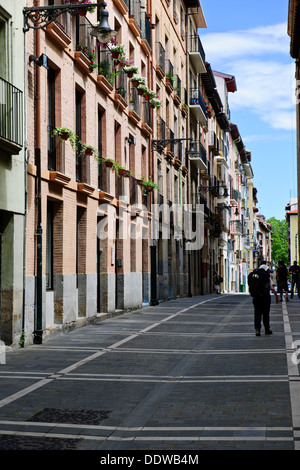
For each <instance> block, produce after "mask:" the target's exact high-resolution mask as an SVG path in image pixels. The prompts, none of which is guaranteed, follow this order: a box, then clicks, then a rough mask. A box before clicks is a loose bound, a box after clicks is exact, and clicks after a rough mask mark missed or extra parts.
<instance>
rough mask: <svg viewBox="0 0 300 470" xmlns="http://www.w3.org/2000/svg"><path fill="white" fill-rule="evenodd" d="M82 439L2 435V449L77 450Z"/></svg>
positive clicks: (0, 442) (0, 437) (0, 447)
mask: <svg viewBox="0 0 300 470" xmlns="http://www.w3.org/2000/svg"><path fill="white" fill-rule="evenodd" d="M80 442H82V440H81V439H80V440H79V439H58V438H51V437H47V438H41V437H33V436H32V437H31V436H29V437H27V436H0V450H76V449H77V447H78V445H79V444H80Z"/></svg>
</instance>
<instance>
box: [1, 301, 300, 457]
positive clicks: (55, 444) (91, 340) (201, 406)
mask: <svg viewBox="0 0 300 470" xmlns="http://www.w3.org/2000/svg"><path fill="white" fill-rule="evenodd" d="M299 309H300V300H298V299H293V300H291V301H290V302H289V303H288V304H286V303H285V302H283V303H279V304H278V305H276V304H275V301H274V297H273V298H272V307H271V328H272V330H273V335H271V336H265V335H264V330H262V335H261V337H256V336H255V334H254V327H253V307H252V302H251V297H250V296H249V295H246V294H237V295H223V294H222V295H219V296H217V295H210V296H202V297H193V298H185V299H179V300H174V301H170V302H166V303H163V304H160V305H158V306H156V307H146V308H144V309H142V310H139V311H135V312H131V313H126V314H123V315H122V316H118V317H114V318H112V319H108V320H105V321H101V322H100V321H99V323H98V324H97V325H91V326H88V327H85V328H81V329H78V330H76V331H74V332H71V333H68V334H65V335H63V334H61V335H59V336H55V337H53V338H52V339H51V338H50V339H48V340H47V341H45V342H44V343H43V344H42V345H34V346H31V347H28V348H26V349H22V350H13V351H8V353H7V356H6V364H5V365H1V366H0V381H1V387H0V449H1V450H10V449H18V450H21V449H26V450H27V449H34V450H39V449H42V450H48V449H50V450H64V449H77V450H98V451H113V450H119V451H120V450H122V451H132V450H144V451H145V450H148V451H151V450H152V451H153V450H164V451H168V452H175V451H180V450H188V451H201V450H204V449H210V450H221V449H232V450H240V449H242V450H259V449H269V450H270V449H272V450H273V449H274V450H293V449H299V448H300V447H299V442H300V441H299V437H300V393H299V391H300V378H299V370H298V366H297V365H296V362H297V361H296V360H295V358H296V359H297V355H296V354H294V361H292V353H293V350H292V348H293V341H295V340H300V324H299V323H300V317H299ZM294 362H295V364H294Z"/></svg>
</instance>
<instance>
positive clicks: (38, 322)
mask: <svg viewBox="0 0 300 470" xmlns="http://www.w3.org/2000/svg"><path fill="white" fill-rule="evenodd" d="M35 4H36V7H39V6H40V1H39V0H36V2H35ZM40 55H41V36H40V30H39V29H37V30H35V56H36V57H40ZM35 76H36V93H35V111H36V113H35V165H36V171H37V179H36V203H37V207H36V208H37V228H36V289H35V293H36V294H35V300H36V317H35V329H34V332H33V334H34V340H33V341H34V344H41V343H42V338H43V302H42V293H43V284H42V271H43V270H42V268H43V265H42V237H43V229H42V214H41V209H42V203H41V202H42V201H41V129H40V125H41V69H40V67H35Z"/></svg>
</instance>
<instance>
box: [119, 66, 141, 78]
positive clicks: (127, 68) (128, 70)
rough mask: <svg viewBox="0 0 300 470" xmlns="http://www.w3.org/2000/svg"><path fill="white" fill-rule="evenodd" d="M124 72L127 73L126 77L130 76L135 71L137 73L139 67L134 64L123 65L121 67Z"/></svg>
mask: <svg viewBox="0 0 300 470" xmlns="http://www.w3.org/2000/svg"><path fill="white" fill-rule="evenodd" d="M123 70H124V72H125V73H127V76H128V78H132V77H133V75H134V74H135V73H138V71H139V69H138V67H137V66H136V65H125V67H124V68H123Z"/></svg>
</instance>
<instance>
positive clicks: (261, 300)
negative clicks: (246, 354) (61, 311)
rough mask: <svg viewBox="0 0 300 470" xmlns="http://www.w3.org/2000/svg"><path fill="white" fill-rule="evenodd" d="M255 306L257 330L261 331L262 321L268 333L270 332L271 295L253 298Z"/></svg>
mask: <svg viewBox="0 0 300 470" xmlns="http://www.w3.org/2000/svg"><path fill="white" fill-rule="evenodd" d="M253 305H254V327H255V329H256V330H259V331H260V329H261V319H262V320H263V324H264V327H265V330H266V331H269V330H270V308H271V295H270V294H264V295H262V296H257V297H253Z"/></svg>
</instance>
